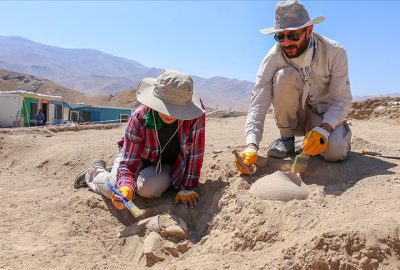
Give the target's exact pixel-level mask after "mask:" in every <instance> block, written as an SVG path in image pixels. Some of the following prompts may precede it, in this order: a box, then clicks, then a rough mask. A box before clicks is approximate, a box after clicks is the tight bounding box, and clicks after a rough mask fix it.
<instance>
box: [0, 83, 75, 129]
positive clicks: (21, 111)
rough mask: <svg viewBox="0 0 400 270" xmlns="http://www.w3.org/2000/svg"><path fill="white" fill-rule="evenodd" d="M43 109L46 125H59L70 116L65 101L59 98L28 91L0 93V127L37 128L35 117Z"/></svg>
mask: <svg viewBox="0 0 400 270" xmlns="http://www.w3.org/2000/svg"><path fill="white" fill-rule="evenodd" d="M40 109H42V111H43V113H44V115H45V117H46V124H50V125H58V124H62V123H63V122H64V121H65V120H67V119H64V115H65V116H68V113H66V112H67V111H68V109H64V106H63V100H62V98H61V97H59V96H49V95H43V94H37V93H32V92H26V91H5V92H0V127H1V128H2V127H30V126H36V120H35V115H36V113H37V112H39V110H40Z"/></svg>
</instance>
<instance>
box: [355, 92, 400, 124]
mask: <svg viewBox="0 0 400 270" xmlns="http://www.w3.org/2000/svg"><path fill="white" fill-rule="evenodd" d="M349 118H353V119H361V120H367V119H376V118H388V119H394V120H396V121H398V122H400V97H379V98H374V99H367V100H363V101H357V102H353V104H352V106H351V111H350V113H349Z"/></svg>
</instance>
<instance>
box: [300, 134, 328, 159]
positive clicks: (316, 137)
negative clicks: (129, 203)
mask: <svg viewBox="0 0 400 270" xmlns="http://www.w3.org/2000/svg"><path fill="white" fill-rule="evenodd" d="M328 137H329V132H328V131H326V130H325V129H323V128H322V127H315V128H313V129H312V130H310V131H309V132H307V134H306V136H304V140H303V145H302V147H303V153H304V154H306V155H308V156H316V155H319V154H321V153H323V152H324V151H325V150H326V148H327V147H328Z"/></svg>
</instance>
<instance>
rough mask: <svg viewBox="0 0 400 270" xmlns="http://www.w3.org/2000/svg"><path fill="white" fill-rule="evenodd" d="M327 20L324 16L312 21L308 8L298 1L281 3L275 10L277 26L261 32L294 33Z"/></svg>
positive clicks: (292, 0)
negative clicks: (286, 31)
mask: <svg viewBox="0 0 400 270" xmlns="http://www.w3.org/2000/svg"><path fill="white" fill-rule="evenodd" d="M323 20H325V17H324V16H319V17H317V18H315V19H310V16H309V15H308V12H307V10H306V8H305V7H304V6H303V4H301V3H300V2H299V1H297V0H286V1H281V2H279V3H278V4H277V5H276V9H275V26H274V27H269V28H264V29H261V30H260V32H261V33H263V34H266V35H269V34H274V33H278V32H282V31H285V30H289V31H293V30H297V29H301V28H304V27H307V26H310V25H313V24H317V23H320V22H322V21H323Z"/></svg>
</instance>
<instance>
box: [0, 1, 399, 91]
mask: <svg viewBox="0 0 400 270" xmlns="http://www.w3.org/2000/svg"><path fill="white" fill-rule="evenodd" d="M302 2H303V3H304V5H305V6H306V8H307V9H308V12H309V14H310V17H311V18H315V17H318V16H320V15H323V16H325V17H326V20H325V21H324V22H322V23H321V24H318V25H315V26H314V32H316V33H319V34H322V35H324V36H326V37H328V38H330V39H334V40H336V41H338V42H339V43H340V44H341V45H343V46H344V47H345V49H346V51H347V55H348V59H349V75H350V82H351V88H352V92H353V95H355V96H364V95H381V94H388V93H394V92H400V72H399V64H400V47H399V46H400V35H399V34H398V33H397V31H398V29H396V26H399V25H400V16H399V14H398V11H399V10H400V1H343V0H342V1H340V0H339V1H317V0H314V1H302ZM276 3H277V1H0V10H1V16H0V35H2V36H20V37H24V38H27V39H30V40H32V41H35V42H39V43H43V44H47V45H53V46H57V47H62V48H77V49H79V48H90V49H97V50H100V51H102V52H105V53H108V54H111V55H115V56H120V57H124V58H129V59H132V60H135V61H137V62H139V63H141V64H143V65H145V66H147V67H157V68H171V69H176V70H179V71H182V72H185V73H188V74H193V75H197V76H201V77H205V78H209V77H213V76H224V77H228V78H236V79H240V80H248V81H255V77H256V72H257V69H258V67H259V65H260V63H261V61H262V59H263V58H264V56H265V54H266V53H267V52H268V50H269V49H270V48H271V47H272V46H273V45H274V44H275V41H274V39H273V36H269V35H263V34H261V33H260V32H259V30H260V29H262V28H265V27H270V26H273V25H274V11H275V4H276Z"/></svg>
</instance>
